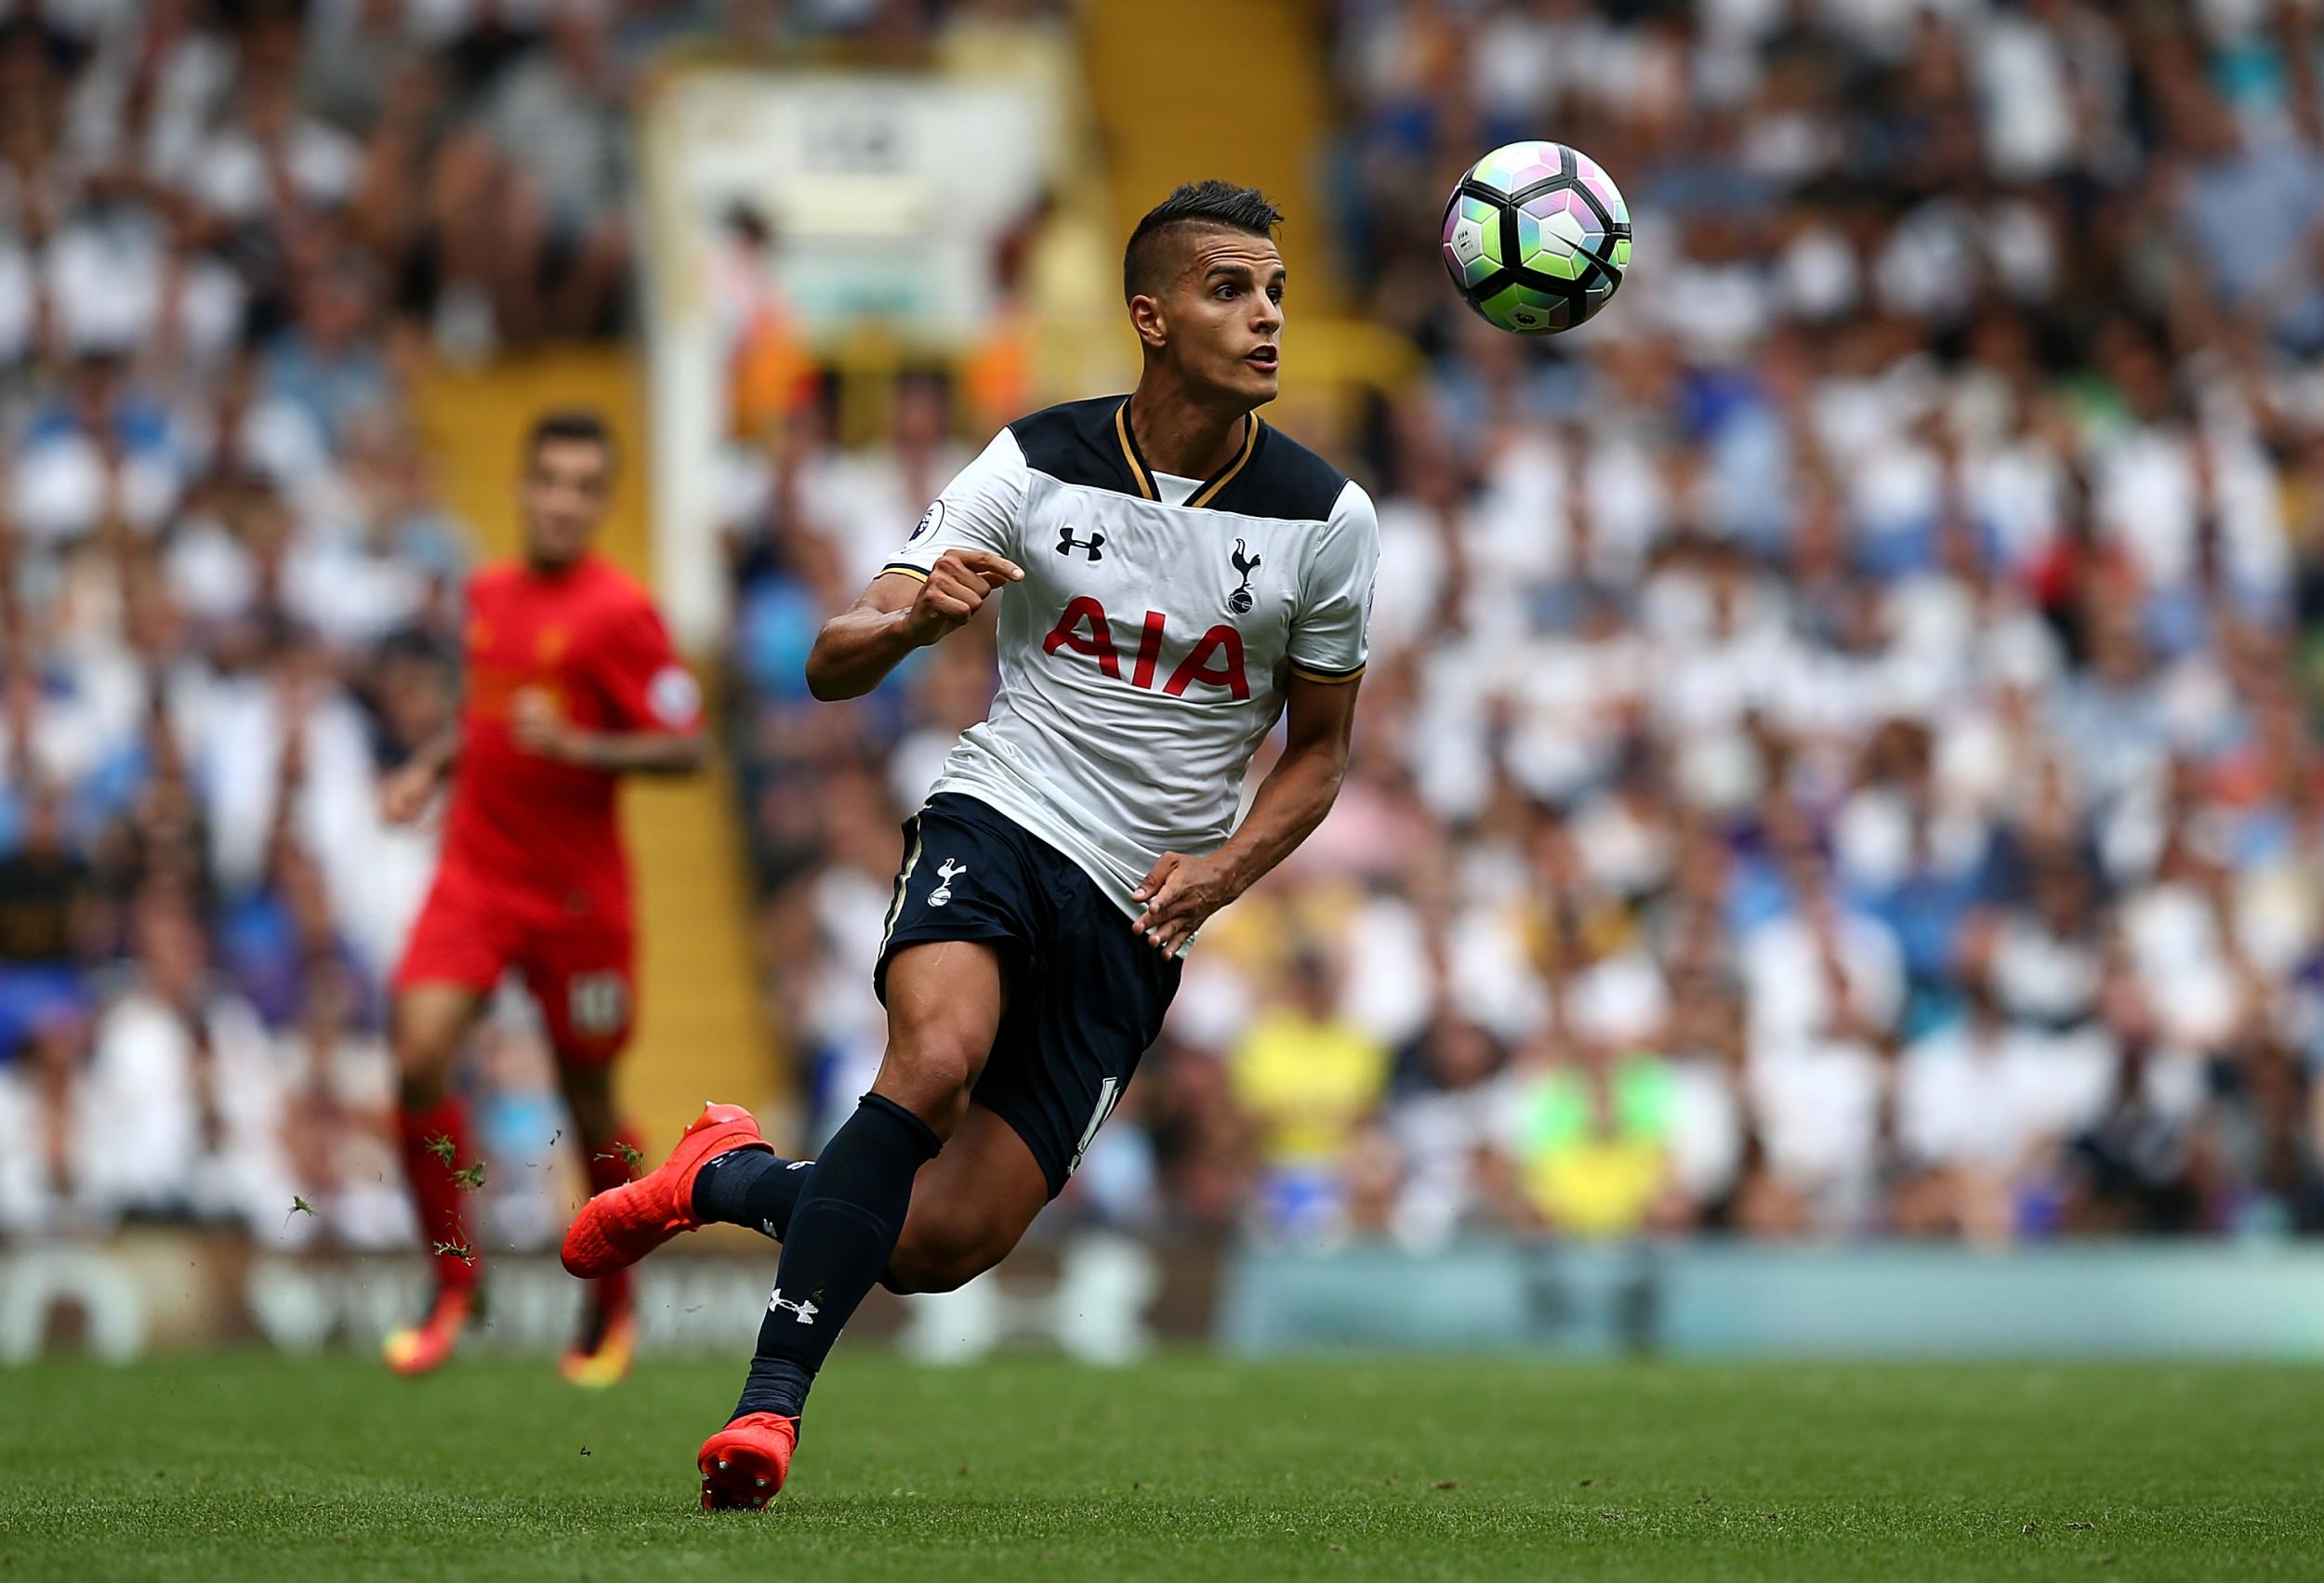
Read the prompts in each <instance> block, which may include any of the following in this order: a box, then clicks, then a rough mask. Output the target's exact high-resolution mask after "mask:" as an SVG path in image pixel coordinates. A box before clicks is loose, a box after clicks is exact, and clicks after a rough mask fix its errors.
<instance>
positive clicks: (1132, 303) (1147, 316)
mask: <svg viewBox="0 0 2324 1583" xmlns="http://www.w3.org/2000/svg"><path fill="white" fill-rule="evenodd" d="M1129 327H1130V328H1131V329H1133V330H1135V331H1137V332H1138V339H1139V340H1141V341H1142V342H1143V343H1144V344H1145V345H1146V346H1148V347H1149V348H1151V349H1153V350H1155V351H1159V350H1162V347H1163V345H1164V344H1165V343H1166V342H1168V341H1169V338H1170V336H1169V320H1168V316H1167V315H1166V314H1165V313H1164V312H1163V310H1162V300H1161V298H1159V297H1148V296H1147V295H1146V294H1144V293H1143V292H1141V293H1139V294H1138V295H1137V296H1136V297H1131V298H1130V299H1129Z"/></svg>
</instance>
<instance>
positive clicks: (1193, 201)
mask: <svg viewBox="0 0 2324 1583" xmlns="http://www.w3.org/2000/svg"><path fill="white" fill-rule="evenodd" d="M1282 223H1283V211H1282V210H1281V209H1278V208H1276V207H1275V206H1274V204H1271V203H1269V202H1268V201H1267V195H1266V194H1265V193H1264V192H1261V191H1260V190H1259V189H1258V188H1256V187H1237V186H1235V183H1234V182H1232V181H1189V182H1187V183H1186V184H1185V185H1184V186H1182V187H1181V188H1179V189H1178V191H1174V192H1172V193H1171V194H1170V195H1169V197H1167V198H1165V199H1163V200H1162V201H1161V202H1160V203H1158V204H1155V206H1154V207H1152V208H1151V209H1148V210H1147V211H1146V218H1143V219H1142V220H1140V221H1139V222H1138V229H1137V230H1135V231H1131V232H1130V233H1129V246H1127V247H1125V248H1123V249H1122V300H1123V301H1124V302H1128V301H1129V299H1130V298H1132V297H1151V296H1153V295H1154V291H1155V287H1156V286H1158V285H1160V284H1162V283H1161V282H1160V280H1158V279H1157V278H1156V277H1157V276H1158V275H1159V274H1160V273H1161V270H1162V268H1163V263H1164V260H1165V258H1166V257H1168V249H1167V247H1166V246H1165V245H1164V244H1166V243H1167V242H1168V241H1169V239H1170V237H1171V236H1172V235H1174V234H1175V233H1176V232H1178V231H1181V230H1182V229H1184V228H1186V227H1188V226H1220V227H1223V228H1224V229H1226V230H1228V231H1245V232H1247V233H1248V234H1249V235H1252V236H1263V237H1265V238H1267V239H1268V240H1269V241H1270V242H1272V241H1274V234H1275V227H1277V226H1279V225H1281V224H1282Z"/></svg>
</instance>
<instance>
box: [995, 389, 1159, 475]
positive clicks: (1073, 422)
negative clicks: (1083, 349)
mask: <svg viewBox="0 0 2324 1583" xmlns="http://www.w3.org/2000/svg"><path fill="white" fill-rule="evenodd" d="M1121 404H1122V398H1121V397H1119V396H1099V397H1096V398H1094V399H1092V400H1089V401H1086V402H1061V403H1059V404H1058V405H1056V406H1053V407H1044V408H1042V409H1041V410H1040V411H1039V412H1037V413H1030V414H1027V415H1026V416H1023V417H1021V418H1019V419H1017V421H1016V422H1014V423H1012V424H1010V426H1009V432H1010V433H1011V434H1013V435H1015V436H1016V437H1017V448H1018V449H1019V450H1021V451H1023V453H1024V465H1025V466H1026V467H1028V468H1032V469H1033V470H1034V471H1035V472H1037V473H1047V474H1048V475H1049V476H1050V477H1051V478H1053V479H1056V480H1057V481H1059V482H1061V483H1081V484H1088V485H1089V486H1091V487H1092V488H1096V489H1111V490H1116V491H1118V492H1119V493H1121V494H1123V495H1143V494H1145V491H1144V490H1143V489H1142V488H1141V487H1140V484H1139V481H1138V477H1137V475H1136V474H1135V473H1133V472H1131V471H1130V462H1129V458H1128V457H1127V456H1125V455H1123V452H1122V442H1121V439H1120V437H1119V435H1117V434H1116V432H1115V428H1114V415H1115V413H1116V412H1117V411H1118V410H1119V409H1120V407H1121Z"/></svg>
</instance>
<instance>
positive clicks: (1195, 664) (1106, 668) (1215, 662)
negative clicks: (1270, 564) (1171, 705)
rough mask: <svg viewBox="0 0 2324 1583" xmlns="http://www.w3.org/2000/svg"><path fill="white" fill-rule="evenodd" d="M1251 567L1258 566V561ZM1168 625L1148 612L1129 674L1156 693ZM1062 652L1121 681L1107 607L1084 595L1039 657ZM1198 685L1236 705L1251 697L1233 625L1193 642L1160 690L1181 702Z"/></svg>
mask: <svg viewBox="0 0 2324 1583" xmlns="http://www.w3.org/2000/svg"><path fill="white" fill-rule="evenodd" d="M1251 564H1252V565H1254V566H1256V565H1258V564H1259V563H1258V562H1257V561H1252V562H1251ZM1165 625H1166V617H1164V615H1163V613H1161V612H1160V611H1158V610H1150V611H1148V612H1146V620H1145V626H1144V627H1142V629H1141V630H1140V632H1139V634H1138V654H1137V658H1136V660H1135V662H1134V663H1133V664H1132V666H1131V669H1130V673H1129V684H1130V685H1131V686H1132V687H1138V688H1142V689H1144V690H1145V691H1147V692H1149V693H1151V692H1152V691H1154V672H1155V666H1157V665H1158V664H1159V663H1160V662H1161V659H1162V638H1163V633H1164V630H1165ZM1060 649H1071V650H1072V651H1073V652H1074V653H1076V654H1087V655H1089V657H1090V658H1091V659H1093V660H1095V661H1097V662H1098V669H1099V670H1100V671H1101V672H1103V674H1104V675H1105V676H1106V677H1107V678H1109V679H1112V680H1115V681H1119V680H1121V679H1122V657H1121V653H1120V651H1118V650H1117V649H1116V648H1115V647H1114V628H1113V626H1112V624H1111V623H1109V622H1108V621H1107V620H1106V619H1105V607H1104V606H1103V605H1102V604H1100V603H1099V602H1098V601H1097V600H1093V599H1090V598H1089V596H1088V595H1086V594H1084V595H1079V596H1077V597H1076V598H1075V599H1074V600H1072V601H1071V602H1070V603H1068V604H1067V605H1066V606H1065V609H1064V611H1063V613H1062V614H1060V615H1059V616H1058V618H1057V625H1056V626H1054V627H1050V633H1049V636H1048V637H1046V638H1044V639H1042V640H1041V653H1045V654H1052V655H1053V654H1055V653H1057V651H1058V650H1060ZM1196 682H1200V683H1201V684H1202V685H1204V686H1205V687H1216V688H1221V689H1223V690H1224V691H1225V692H1226V693H1227V695H1228V696H1229V697H1231V698H1233V699H1234V700H1235V702H1236V703H1238V704H1240V703H1242V702H1243V701H1244V700H1246V699H1248V697H1249V696H1250V678H1249V677H1248V675H1246V674H1245V672H1244V670H1243V635H1242V634H1241V633H1240V632H1237V631H1236V630H1235V628H1234V627H1212V628H1211V629H1210V630H1209V631H1208V632H1206V633H1204V634H1203V635H1202V636H1201V637H1200V638H1198V639H1196V640H1195V646H1194V649H1193V650H1192V652H1190V653H1188V654H1187V656H1186V657H1185V658H1184V659H1182V660H1181V661H1179V662H1178V668H1177V669H1176V670H1173V671H1172V672H1170V679H1169V680H1168V681H1166V682H1164V683H1163V684H1162V691H1163V692H1165V693H1169V695H1170V696H1171V697H1173V698H1183V697H1185V696H1186V690H1187V689H1188V688H1189V687H1192V686H1194V685H1195V683H1196Z"/></svg>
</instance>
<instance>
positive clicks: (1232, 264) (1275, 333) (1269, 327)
mask: <svg viewBox="0 0 2324 1583" xmlns="http://www.w3.org/2000/svg"><path fill="white" fill-rule="evenodd" d="M1283 283H1284V274H1283V255H1282V254H1280V253H1278V252H1276V251H1275V244H1274V243H1273V242H1270V241H1269V240H1268V239H1267V238H1265V237H1263V236H1250V235H1247V234H1245V233H1244V232H1242V231H1200V232H1197V233H1196V234H1195V239H1194V242H1193V244H1192V245H1190V246H1189V247H1188V249H1187V260H1186V268H1185V269H1184V270H1183V271H1182V272H1181V274H1180V275H1179V278H1178V281H1177V284H1175V285H1174V286H1173V287H1172V288H1171V291H1170V295H1169V298H1168V300H1167V303H1166V308H1167V310H1168V314H1169V318H1168V329H1169V350H1170V355H1171V358H1172V360H1173V361H1175V362H1176V363H1178V365H1179V367H1180V369H1181V370H1182V372H1183V373H1184V374H1185V376H1187V380H1188V383H1190V384H1193V385H1195V386H1198V387H1204V388H1208V389H1214V390H1219V391H1221V392H1232V393H1234V394H1235V396H1238V397H1240V398H1242V399H1244V400H1246V401H1248V402H1249V403H1250V404H1251V405H1252V406H1257V405H1259V404H1260V403H1261V402H1271V401H1273V400H1274V398H1275V392H1276V390H1277V389H1278V388H1279V385H1280V380H1281V369H1280V367H1279V366H1278V364H1279V361H1280V358H1281V354H1282V347H1283Z"/></svg>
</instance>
